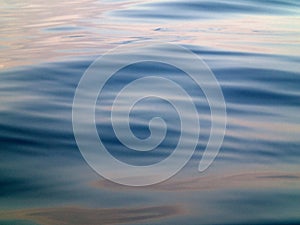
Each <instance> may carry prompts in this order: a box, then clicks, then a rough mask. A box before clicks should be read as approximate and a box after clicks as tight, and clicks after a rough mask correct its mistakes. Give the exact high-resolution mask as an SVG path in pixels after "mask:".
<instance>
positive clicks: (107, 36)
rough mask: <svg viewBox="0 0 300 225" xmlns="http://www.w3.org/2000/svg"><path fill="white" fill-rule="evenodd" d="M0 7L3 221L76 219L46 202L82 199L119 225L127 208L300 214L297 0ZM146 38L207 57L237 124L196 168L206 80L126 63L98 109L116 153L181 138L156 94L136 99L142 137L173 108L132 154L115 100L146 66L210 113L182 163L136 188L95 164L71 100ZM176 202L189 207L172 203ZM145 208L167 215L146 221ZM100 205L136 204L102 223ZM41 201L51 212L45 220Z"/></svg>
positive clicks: (202, 220) (282, 219)
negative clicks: (95, 72) (100, 67)
mask: <svg viewBox="0 0 300 225" xmlns="http://www.w3.org/2000/svg"><path fill="white" fill-rule="evenodd" d="M0 6H1V7H0V8H1V10H0V13H1V17H0V21H1V24H2V25H0V31H1V37H0V48H1V52H0V60H1V61H0V69H1V70H0V103H1V104H0V199H1V200H0V209H1V213H0V224H15V223H16V224H23V221H25V222H24V224H27V223H28V224H31V223H32V224H35V223H37V224H60V223H61V222H62V221H63V222H65V223H66V224H74V221H73V220H72V218H70V217H68V216H65V217H63V216H59V213H56V214H55V213H53V212H50V211H49V208H51V209H57V210H58V211H62V212H64V211H63V210H64V209H65V207H73V206H75V207H79V209H81V210H82V214H79V217H80V218H81V219H79V220H78V221H77V224H102V223H108V224H113V223H120V222H122V221H123V220H122V218H123V217H124V218H126V219H124V221H123V222H124V223H125V224H133V223H137V224H300V214H299V208H300V201H299V199H300V167H299V164H300V150H299V149H300V139H299V137H300V113H299V112H300V85H299V84H300V66H299V65H300V54H299V53H300V43H299V40H300V25H299V12H300V4H299V3H298V2H297V1H291V0H282V1H279V0H277V1H257V0H245V1H241V0H234V1H227V0H224V1H188V2H185V1H182V0H176V1H152V2H151V1H137V2H136V1H95V0H84V1H76V0H75V1H72V2H59V1H52V2H51V3H47V4H45V3H43V2H40V1H38V0H36V1H29V2H22V1H19V0H16V1H10V2H8V1H7V2H6V1H5V2H2V3H0ZM2 6H3V7H2ZM141 40H158V41H166V42H171V43H176V44H179V45H182V46H184V47H185V48H187V49H189V50H191V51H192V52H194V53H195V54H197V55H198V56H199V57H201V58H202V59H203V60H204V62H205V63H206V64H207V65H208V66H209V68H210V69H211V70H212V72H213V73H214V75H215V77H216V78H217V80H218V81H219V84H220V87H221V88H222V91H223V94H224V98H225V102H226V107H227V130H226V134H225V138H224V141H223V144H222V147H221V149H220V152H219V154H218V156H217V158H216V159H215V161H214V162H213V164H212V165H211V166H210V167H209V169H208V170H207V171H205V172H203V173H198V171H197V168H198V163H199V160H200V159H201V156H202V154H203V150H204V149H205V146H206V144H207V141H208V138H209V131H210V126H211V123H210V121H209V115H210V111H209V106H208V103H207V101H206V99H205V95H204V94H203V92H202V90H201V89H200V88H198V87H197V86H196V85H195V83H194V82H193V81H191V80H190V79H188V78H187V76H186V74H185V73H184V72H183V71H181V70H179V69H178V68H174V67H172V66H169V65H165V64H162V63H155V62H144V63H138V64H135V65H130V66H128V67H126V68H123V69H122V70H120V71H119V72H118V73H116V74H115V76H114V77H113V78H111V79H110V80H109V82H108V84H107V85H106V86H105V89H104V90H103V93H104V95H103V98H102V99H98V101H97V108H96V113H95V115H96V116H95V120H96V125H97V128H98V133H99V136H101V139H102V140H103V142H104V144H105V146H107V148H108V149H109V151H110V153H111V154H112V155H113V156H114V157H116V158H118V159H119V160H121V161H124V162H127V163H130V164H133V165H150V164H153V163H156V162H159V161H161V160H163V159H164V158H165V157H167V156H168V155H170V154H171V153H172V150H173V149H174V147H175V146H176V144H177V142H178V137H179V135H180V124H179V118H178V115H177V114H176V111H175V110H174V108H173V107H172V106H171V105H170V104H169V103H168V102H167V101H164V100H161V99H157V98H147V99H145V100H144V101H141V102H139V103H138V104H137V105H136V107H135V108H134V110H133V111H132V113H131V118H132V119H131V129H132V132H133V133H134V134H136V136H137V137H139V138H146V137H148V136H149V135H150V131H149V128H148V122H149V120H150V119H151V118H153V117H155V116H161V117H162V118H164V119H165V121H166V123H167V124H168V131H167V135H166V138H165V140H164V141H163V142H162V143H161V145H160V146H159V147H158V148H157V149H155V150H153V151H150V152H136V151H133V150H130V149H128V148H126V147H124V146H123V145H122V144H121V143H120V141H118V139H117V137H116V136H115V134H114V131H113V129H112V125H111V123H110V120H109V117H110V111H109V109H110V107H111V105H112V101H113V99H114V98H115V97H116V94H117V93H118V91H120V90H121V89H122V88H123V87H124V86H125V85H126V84H128V83H130V82H131V81H132V80H134V79H137V78H139V77H141V76H148V75H160V76H164V77H166V78H169V79H172V80H173V81H175V82H177V83H178V84H180V85H181V86H182V87H183V88H184V89H185V90H187V92H188V93H189V94H190V95H191V96H192V98H193V100H194V101H195V102H196V107H197V110H198V112H199V118H200V124H201V132H200V138H199V143H198V145H197V148H196V152H195V154H194V155H193V157H192V159H191V160H190V161H189V163H188V164H187V165H186V166H185V167H184V169H183V170H182V171H180V172H179V173H178V174H177V175H176V176H174V177H172V178H171V179H170V180H168V181H166V182H165V183H162V184H158V185H154V186H151V187H147V188H143V187H141V188H130V187H123V186H120V185H117V184H113V183H110V182H108V181H105V180H104V179H103V178H102V177H101V176H99V175H98V174H96V173H95V172H94V171H93V170H92V169H91V168H90V167H89V166H88V164H87V163H86V162H85V160H84V159H83V157H82V155H81V154H80V151H79V149H78V147H77V145H76V141H75V138H74V134H73V128H72V103H73V98H74V94H75V90H76V87H77V85H78V82H79V80H80V79H81V77H82V75H83V74H84V72H85V71H86V69H87V68H88V67H89V65H90V64H91V63H92V62H93V61H94V60H95V59H96V58H97V57H98V56H100V55H102V54H104V53H105V52H106V51H107V50H109V49H112V48H114V47H117V46H119V45H124V44H128V43H132V42H136V41H141ZM161 51H162V54H166V55H167V54H169V53H168V52H166V51H167V50H164V49H162V50H161ZM164 51H165V52H164ZM145 54H147V53H145ZM173 54H178V53H176V52H174V53H173ZM176 56H177V55H176ZM125 58H126V56H125ZM125 58H124V60H125ZM121 60H122V58H121ZM178 60H180V55H178ZM189 66H191V67H192V66H193V65H189ZM162 91H163V90H162ZM88 94H89V93H87V95H88ZM141 95H143V93H136V96H134V97H137V96H141ZM120 110H121V109H120ZM182 154H185V153H182ZM170 206H172V207H178V208H179V209H178V210H177V211H176V210H175V211H176V212H175V213H172V212H173V211H172V210H170V212H171V213H170V214H168V213H169V211H168V210H167V209H169V208H168V207H170ZM145 207H158V208H157V210H158V212H161V213H162V214H163V215H162V216H158V217H157V218H156V216H153V220H150V219H149V218H148V217H147V216H145V212H144V211H147V208H145ZM159 207H166V208H167V209H166V210H162V209H161V208H159ZM103 208H105V209H107V208H108V209H112V210H115V209H116V208H117V209H119V208H120V209H128V208H130V209H131V210H132V211H131V212H128V211H126V212H125V213H123V214H122V213H117V214H116V215H121V221H117V222H108V221H110V220H109V219H108V220H103V221H106V222H103V221H102V222H101V217H100V219H99V218H97V219H95V220H94V221H93V220H92V219H93V218H94V216H95V215H94V214H92V213H91V214H85V212H84V210H85V209H103ZM144 208H145V209H144ZM36 209H41V210H43V213H41V215H42V216H41V217H42V219H41V218H40V217H38V216H35V213H36V212H34V210H36ZM143 209H144V210H143ZM18 210H27V211H26V212H25V213H24V212H23V213H20V211H18ZM130 213H133V214H134V215H136V216H132V215H131V214H130ZM25 214H26V215H25ZM31 214H32V215H31ZM156 214H157V213H156ZM66 215H67V213H66ZM109 215H110V214H109ZM109 215H108V217H109ZM51 216H52V217H51ZM122 216H123V217H122ZM126 216H127V217H129V219H128V218H127V217H126ZM111 217H115V215H114V214H112V215H111ZM47 218H48V219H49V218H52V220H46V219H47ZM91 218H92V219H91ZM1 220H2V221H1ZM7 221H11V222H7ZM14 221H17V222H14ZM18 221H22V223H21V222H20V223H18ZM26 221H27V222H26ZM49 221H50V222H49ZM51 221H52V222H51ZM91 221H92V222H93V223H92V222H91Z"/></svg>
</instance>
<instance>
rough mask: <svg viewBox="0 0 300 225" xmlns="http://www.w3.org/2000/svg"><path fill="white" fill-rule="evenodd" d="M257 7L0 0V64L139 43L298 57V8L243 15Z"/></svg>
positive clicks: (236, 3)
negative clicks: (162, 43)
mask: <svg viewBox="0 0 300 225" xmlns="http://www.w3.org/2000/svg"><path fill="white" fill-rule="evenodd" d="M280 2H281V4H279V3H280ZM221 3H222V4H221ZM258 5H260V4H258V2H257V1H253V0H252V1H251V0H249V1H246V2H245V3H241V2H240V1H215V2H212V3H208V2H205V1H192V2H190V3H183V2H180V1H175V2H168V1H165V2H164V1H150V3H149V2H148V3H145V2H142V1H111V2H109V1H93V0H84V1H76V0H75V1H63V2H61V1H51V2H49V3H47V7H45V4H44V2H43V1H39V0H30V1H26V3H25V2H22V1H1V3H0V7H1V18H0V21H1V25H0V34H1V39H0V40H1V41H0V47H1V48H2V50H1V52H0V59H1V64H0V67H1V68H7V67H12V66H19V65H29V64H34V63H40V62H45V61H54V60H56V59H61V58H64V57H69V56H74V54H75V53H76V54H75V55H76V56H80V55H95V54H103V53H104V52H106V51H107V50H109V49H111V48H113V47H115V46H116V45H117V44H122V43H126V42H131V41H137V40H144V39H159V40H163V41H169V42H176V43H180V44H192V45H200V46H205V47H208V48H209V47H213V48H218V49H222V50H230V51H239V50H240V49H243V50H245V51H247V52H256V53H258V52H259V53H269V54H285V55H298V53H299V51H300V49H299V40H300V32H299V30H300V25H299V24H300V23H299V20H300V17H299V13H300V6H299V4H298V3H295V2H289V1H278V3H277V4H276V3H274V5H273V8H272V4H269V3H267V4H266V6H264V5H263V4H262V6H261V7H257V9H256V10H257V11H255V7H254V9H252V10H249V6H258ZM266 8H268V10H267V9H266ZM272 10H273V11H272ZM265 11H267V12H265ZM165 14H168V15H169V14H171V15H170V16H169V17H166V16H165ZM29 55H30V57H29Z"/></svg>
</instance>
